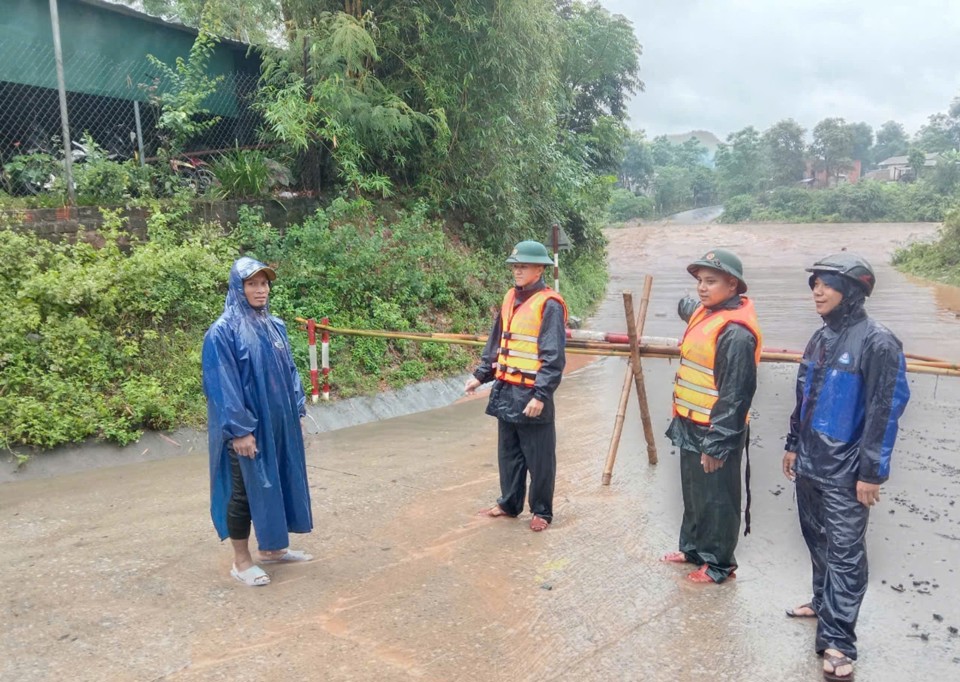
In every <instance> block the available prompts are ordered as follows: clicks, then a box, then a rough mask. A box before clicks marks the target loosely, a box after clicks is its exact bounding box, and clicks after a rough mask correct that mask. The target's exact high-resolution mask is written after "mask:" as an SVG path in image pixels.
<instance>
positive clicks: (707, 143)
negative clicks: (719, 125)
mask: <svg viewBox="0 0 960 682" xmlns="http://www.w3.org/2000/svg"><path fill="white" fill-rule="evenodd" d="M666 137H667V139H668V140H670V141H671V142H672V143H673V144H683V143H684V142H686V141H687V140H689V139H690V138H691V137H695V138H697V139H698V140H700V144H702V145H703V146H704V147H706V148H707V150H708V151H709V152H710V156H711V157H713V155H714V154H715V153H716V151H717V145H718V144H720V139H719V138H718V137H717V136H716V135H714V134H713V133H711V132H709V131H707V130H691V131H690V132H688V133H677V134H675V135H667V136H666Z"/></svg>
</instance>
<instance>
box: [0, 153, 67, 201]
mask: <svg viewBox="0 0 960 682" xmlns="http://www.w3.org/2000/svg"><path fill="white" fill-rule="evenodd" d="M62 174H63V166H62V165H61V164H60V162H59V161H58V160H57V159H56V158H54V156H53V155H52V154H47V153H46V152H33V153H30V154H17V155H16V156H14V157H12V158H11V159H10V160H9V161H8V162H7V163H5V164H3V178H4V185H5V187H6V190H7V192H9V193H10V194H40V193H41V192H44V191H46V190H49V189H50V187H51V185H52V184H53V182H54V181H55V180H56V178H58V177H59V176H60V175H62Z"/></svg>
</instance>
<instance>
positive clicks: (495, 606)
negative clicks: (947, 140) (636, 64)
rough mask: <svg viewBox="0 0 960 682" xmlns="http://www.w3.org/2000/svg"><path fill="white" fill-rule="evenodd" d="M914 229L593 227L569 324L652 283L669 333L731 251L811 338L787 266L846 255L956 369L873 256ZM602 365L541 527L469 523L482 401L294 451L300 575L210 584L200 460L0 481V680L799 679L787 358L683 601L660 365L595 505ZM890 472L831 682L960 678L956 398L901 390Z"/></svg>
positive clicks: (774, 371) (931, 319)
mask: <svg viewBox="0 0 960 682" xmlns="http://www.w3.org/2000/svg"><path fill="white" fill-rule="evenodd" d="M934 231H935V227H934V226H930V225H797V226H786V225H763V226H746V227H744V226H717V225H680V224H669V225H651V226H643V227H635V228H627V229H620V230H614V231H610V232H609V233H608V235H609V237H610V251H609V252H610V269H611V283H610V287H609V290H608V294H607V296H606V298H605V300H604V302H603V304H602V306H601V307H600V309H599V311H598V312H597V314H596V315H595V316H594V317H593V318H592V319H591V320H590V322H589V325H588V326H589V327H590V328H593V329H602V330H606V331H622V330H623V329H624V328H625V324H624V322H623V306H622V300H621V298H620V292H621V290H623V289H632V290H633V291H634V293H635V296H637V297H638V296H639V292H640V290H641V284H642V279H643V276H644V274H646V273H649V274H652V275H653V276H654V288H653V297H652V300H651V305H650V311H649V317H648V321H647V327H646V333H648V334H651V335H659V336H677V335H678V334H679V333H681V332H682V329H683V325H682V323H681V322H680V321H679V320H678V319H677V317H676V314H675V304H676V300H677V298H678V297H679V296H681V295H682V294H684V293H687V292H691V291H692V289H693V287H692V282H693V280H692V279H691V278H690V277H689V275H687V273H686V271H685V265H686V263H687V262H689V260H691V259H692V258H694V257H697V256H699V255H701V254H702V253H703V252H704V251H705V250H706V249H708V248H709V247H710V246H727V247H731V248H734V249H735V250H736V251H737V252H738V253H739V254H740V255H741V257H742V258H743V261H744V264H745V268H746V278H747V280H748V281H749V283H750V290H751V291H750V293H751V294H752V295H753V296H754V298H755V300H756V302H757V308H758V311H759V314H760V319H761V323H762V325H763V328H764V332H765V334H766V336H767V343H768V345H777V346H781V347H784V348H794V349H799V348H802V347H803V345H804V343H805V341H806V340H807V338H808V337H809V336H810V334H811V333H812V332H813V331H814V329H816V327H817V326H818V324H819V318H817V317H816V315H815V314H814V312H813V309H812V304H811V302H810V294H809V290H808V289H807V287H806V277H805V274H804V273H803V271H802V268H803V267H804V266H806V265H807V264H809V263H810V262H812V260H813V259H814V258H816V257H817V256H820V255H823V254H824V253H825V252H828V251H831V250H836V249H839V248H840V247H844V246H845V247H847V248H849V249H850V250H858V251H861V252H863V253H864V254H865V255H867V256H868V257H870V258H872V259H873V261H874V264H875V266H876V268H877V271H878V279H879V284H878V286H877V290H876V293H875V295H874V296H873V297H872V298H871V299H870V300H869V305H868V309H869V310H870V312H871V313H872V314H873V315H874V316H875V317H877V318H878V319H879V320H880V321H882V322H883V323H885V324H886V325H887V326H889V327H890V328H891V329H892V330H893V331H894V332H895V333H896V334H898V335H899V336H900V338H901V339H902V340H903V341H904V344H905V346H906V348H907V350H909V351H911V352H915V353H921V354H929V355H937V356H942V357H945V358H948V359H952V360H960V333H958V332H960V319H958V313H960V305H958V304H960V297H958V296H957V293H956V291H955V290H951V289H947V288H939V287H935V286H931V285H929V284H924V283H922V282H917V281H914V280H910V279H908V278H906V277H904V276H903V275H900V274H899V273H897V272H896V271H894V270H893V269H892V268H891V267H890V266H889V265H887V262H888V260H889V255H890V253H891V252H892V250H893V249H894V248H895V247H896V246H897V245H899V244H901V243H903V242H905V241H908V240H910V239H914V238H927V237H930V236H931V235H932V234H933V232H934ZM624 369H625V364H624V362H623V361H622V360H620V359H603V360H599V361H597V362H594V363H591V364H588V365H586V366H583V367H581V368H579V369H577V370H576V371H574V372H571V373H570V374H569V375H568V376H567V377H566V378H565V380H564V382H563V385H562V386H561V388H560V391H559V392H558V396H557V401H558V414H559V421H558V434H559V450H558V459H559V466H558V468H559V473H558V481H557V497H556V509H555V511H556V522H555V524H554V525H553V527H551V528H550V529H549V530H548V531H546V532H544V533H540V534H534V533H531V532H530V531H529V530H528V528H527V521H528V520H529V516H528V515H524V517H523V518H521V519H519V520H502V519H496V520H493V519H482V518H479V517H476V516H474V512H475V511H476V510H477V509H479V508H480V507H482V506H483V505H486V504H489V503H491V502H492V501H493V500H494V498H495V496H496V493H497V473H496V456H495V455H496V428H495V422H494V421H493V420H492V419H491V418H489V417H486V416H484V415H483V408H484V400H483V399H475V400H464V401H461V402H459V403H457V404H455V405H451V406H449V407H446V408H443V409H439V410H434V411H431V412H425V413H421V414H417V415H413V416H409V417H402V418H396V419H391V420H387V421H383V422H379V423H374V424H368V425H364V426H359V427H354V428H349V429H342V430H339V431H335V432H331V433H325V434H322V435H320V436H317V437H315V438H314V439H313V440H312V441H311V442H310V443H309V452H308V464H309V466H310V475H311V481H310V482H311V489H312V494H313V499H314V511H315V522H316V530H315V531H314V532H313V534H311V535H309V536H306V537H303V538H298V541H297V546H299V547H303V548H305V549H308V550H310V551H312V552H313V553H314V554H316V555H317V556H318V558H317V560H315V561H314V562H311V563H309V564H305V565H299V566H280V567H276V568H275V569H273V571H272V574H273V578H274V582H273V584H272V585H270V586H269V587H266V588H257V589H251V588H247V587H244V586H242V585H239V584H238V583H235V582H233V581H232V580H231V579H230V577H229V575H228V571H229V568H230V552H229V550H228V548H227V547H226V546H224V545H219V544H218V543H217V541H216V538H215V535H214V533H213V530H212V528H211V525H210V522H209V518H208V511H207V508H208V494H207V485H208V484H207V474H206V461H205V457H201V456H196V455H190V456H183V457H177V458H173V459H168V460H163V461H156V462H147V463H139V464H129V465H126V466H118V467H112V468H101V469H97V470H92V471H86V472H82V473H74V474H69V475H62V476H59V477H55V478H48V479H43V480H24V481H18V482H14V483H7V484H3V485H0V551H2V556H3V579H2V587H0V594H2V601H0V622H2V623H3V630H4V632H3V637H2V638H0V679H2V680H4V681H7V680H10V681H14V680H17V681H19V680H177V681H181V680H221V679H222V680H290V679H298V680H406V679H422V680H510V681H515V680H538V681H547V680H672V681H677V680H679V681H684V680H698V679H702V678H711V679H723V680H754V679H761V678H764V679H779V680H819V679H821V676H820V672H819V669H820V662H819V659H818V658H817V657H816V656H815V654H814V652H813V632H814V625H813V623H810V622H805V621H804V622H797V621H793V620H788V619H786V618H785V617H784V615H783V609H784V607H787V606H791V605H794V604H799V603H802V602H803V601H806V600H807V598H808V596H809V579H810V572H809V564H808V557H807V554H806V549H805V547H804V545H803V541H802V539H801V536H800V531H799V528H798V525H797V521H796V505H795V500H794V497H793V494H792V490H791V489H790V488H789V486H788V484H787V482H786V480H785V479H783V477H782V474H781V473H780V458H781V455H782V444H783V441H782V438H783V434H784V433H785V432H786V429H787V417H788V415H789V412H790V410H791V408H792V399H793V398H792V394H793V381H794V378H795V373H796V367H795V366H793V365H770V364H764V365H763V366H762V368H761V372H760V387H759V390H758V395H757V398H756V400H755V410H754V412H755V417H754V421H753V426H754V435H753V439H752V448H751V454H752V461H753V532H752V533H751V535H750V536H749V537H747V538H744V539H742V540H741V542H740V546H739V548H738V550H737V558H738V560H739V563H740V569H739V570H738V571H737V574H738V579H737V580H736V581H730V582H728V583H726V584H724V585H720V586H706V587H704V586H697V585H693V584H689V583H686V582H685V581H684V580H683V579H682V576H683V573H684V571H683V570H682V569H680V568H678V567H675V566H669V565H663V564H660V563H658V561H657V557H658V556H659V555H660V554H661V553H663V552H664V551H666V550H671V549H675V548H676V536H677V530H678V526H679V520H680V511H681V506H680V500H679V480H678V479H679V472H678V462H677V457H676V454H675V453H674V452H672V449H671V447H670V445H669V443H668V442H667V441H666V439H665V438H664V437H663V436H662V432H663V430H664V429H665V428H666V426H667V423H668V420H669V394H670V382H671V378H672V372H673V367H672V366H671V365H670V363H668V362H667V361H665V360H653V359H650V360H645V361H644V370H645V374H646V378H647V392H648V395H649V397H650V400H651V409H652V412H653V422H654V427H655V431H656V437H657V445H658V448H659V450H660V463H659V464H658V465H656V466H650V465H648V464H647V463H646V448H645V445H644V440H643V436H642V433H641V430H640V420H639V417H638V410H637V406H636V403H635V401H634V400H631V403H630V405H629V408H628V409H629V411H628V413H627V422H626V426H625V429H624V434H623V440H622V443H621V447H620V452H619V458H618V461H617V466H616V469H615V471H614V476H613V483H612V485H610V486H609V487H603V486H601V485H600V475H601V470H602V467H603V461H604V457H605V454H606V451H607V447H608V444H609V439H610V433H611V430H612V426H613V421H614V411H615V409H616V405H617V401H618V398H619V391H620V387H621V385H622V378H623V372H624ZM910 385H911V390H912V392H913V398H912V401H911V403H910V406H909V407H908V409H907V413H906V415H905V417H904V419H903V420H902V431H901V436H900V440H899V442H898V447H897V450H896V452H895V454H894V463H893V472H892V476H891V479H890V481H889V483H888V484H887V485H886V486H884V494H883V500H882V502H881V504H880V505H879V506H878V507H876V508H875V510H874V511H873V513H872V516H873V518H872V519H871V525H870V531H869V551H870V588H869V591H868V593H867V597H866V601H865V603H864V607H863V610H862V612H861V619H860V624H859V627H858V634H859V636H860V642H859V646H860V654H861V660H860V661H859V662H858V665H857V679H859V680H872V681H877V680H879V681H885V680H891V681H892V680H905V679H944V680H946V679H960V637H958V636H957V634H956V632H957V630H956V628H958V627H960V581H958V577H960V576H958V575H957V573H956V571H958V570H960V561H958V559H960V510H958V509H957V507H956V506H955V502H956V499H957V496H958V492H960V455H958V449H960V448H958V438H957V433H956V424H957V418H958V409H957V408H958V401H960V379H955V378H939V379H938V378H936V377H929V376H917V375H911V377H910Z"/></svg>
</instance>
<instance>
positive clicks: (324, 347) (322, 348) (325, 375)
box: [320, 317, 330, 400]
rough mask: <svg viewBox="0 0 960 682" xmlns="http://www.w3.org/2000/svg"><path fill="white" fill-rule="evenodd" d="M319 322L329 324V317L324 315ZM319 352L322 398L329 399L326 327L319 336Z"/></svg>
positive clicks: (328, 357) (328, 351)
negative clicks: (321, 368) (321, 369)
mask: <svg viewBox="0 0 960 682" xmlns="http://www.w3.org/2000/svg"><path fill="white" fill-rule="evenodd" d="M320 324H322V325H324V326H326V325H329V324H330V318H328V317H324V318H323V319H321V320H320ZM320 353H321V359H322V367H323V399H324V400H330V332H328V331H327V330H326V329H324V330H323V334H322V335H321V337H320Z"/></svg>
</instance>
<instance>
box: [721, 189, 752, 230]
mask: <svg viewBox="0 0 960 682" xmlns="http://www.w3.org/2000/svg"><path fill="white" fill-rule="evenodd" d="M756 208H757V202H756V200H755V199H754V198H753V197H752V196H750V195H749V194H738V195H737V196H735V197H730V198H729V199H727V201H726V203H725V204H724V205H723V214H722V215H721V216H720V220H721V222H724V223H741V222H744V221H747V220H752V219H753V212H754V211H755V210H756Z"/></svg>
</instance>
